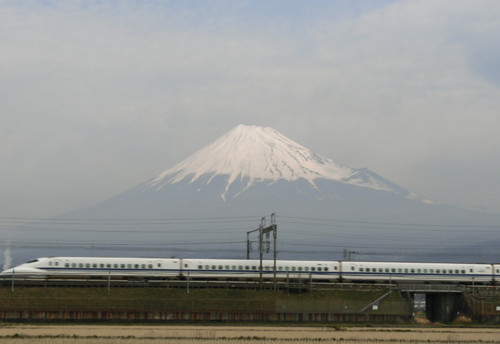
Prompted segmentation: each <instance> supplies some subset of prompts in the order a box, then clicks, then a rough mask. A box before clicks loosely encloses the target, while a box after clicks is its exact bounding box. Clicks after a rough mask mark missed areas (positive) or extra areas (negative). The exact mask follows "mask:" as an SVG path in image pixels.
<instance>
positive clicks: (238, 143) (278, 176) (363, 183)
mask: <svg viewBox="0 0 500 344" xmlns="http://www.w3.org/2000/svg"><path fill="white" fill-rule="evenodd" d="M367 171H368V170H366V169H352V168H349V167H346V166H343V165H341V164H338V163H336V162H334V161H333V160H331V159H328V158H326V157H324V156H321V155H319V154H316V153H314V152H312V151H311V150H309V149H307V148H305V147H303V146H301V145H300V144H298V143H296V142H294V141H292V140H290V139H288V138H287V137H285V136H283V135H282V134H280V133H279V132H277V131H276V130H274V129H272V128H269V127H260V126H253V125H252V126H246V125H239V126H237V127H236V128H234V129H233V130H231V131H229V132H228V133H227V134H225V135H223V136H222V137H220V138H219V139H218V140H216V141H215V142H213V143H212V144H210V145H208V146H206V147H205V148H203V149H201V150H200V151H198V152H197V153H195V154H193V155H192V156H190V157H189V158H187V159H186V160H184V161H182V162H181V163H179V164H177V165H175V166H174V167H172V168H170V169H168V170H166V171H165V172H163V173H161V174H160V175H159V176H158V177H157V178H155V179H154V180H152V181H150V182H149V183H148V185H147V186H148V187H151V188H156V190H160V189H162V188H163V187H165V186H166V185H171V184H175V183H179V182H180V181H182V180H184V179H186V178H187V180H189V183H192V182H194V181H196V180H197V179H198V178H200V177H201V176H207V175H208V176H210V177H209V180H208V182H207V184H208V183H210V181H211V180H212V179H213V178H214V177H215V176H221V175H222V176H226V178H227V184H226V187H225V190H224V192H223V193H222V194H221V197H222V198H223V199H225V196H226V193H227V191H228V189H229V187H230V186H231V184H232V183H233V182H235V181H240V182H241V183H244V184H245V187H244V189H243V190H241V191H240V193H241V192H243V191H244V190H246V189H248V188H249V187H250V186H251V185H252V184H253V183H255V182H263V181H268V182H270V183H273V182H276V181H278V180H285V181H295V180H298V179H300V178H303V179H305V180H307V181H308V182H309V183H310V184H311V185H312V186H313V187H316V185H315V180H317V179H320V178H321V179H327V180H333V181H338V182H341V183H344V184H351V185H355V186H359V187H367V188H371V189H375V190H383V191H390V192H397V191H396V188H397V186H396V185H393V184H392V185H391V183H390V182H388V183H387V182H385V180H381V178H377V175H375V174H374V173H366V172H367ZM368 172H369V171H368Z"/></svg>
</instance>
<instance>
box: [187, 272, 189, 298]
mask: <svg viewBox="0 0 500 344" xmlns="http://www.w3.org/2000/svg"><path fill="white" fill-rule="evenodd" d="M187 293H188V294H189V272H188V274H187Z"/></svg>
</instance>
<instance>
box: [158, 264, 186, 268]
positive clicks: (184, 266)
mask: <svg viewBox="0 0 500 344" xmlns="http://www.w3.org/2000/svg"><path fill="white" fill-rule="evenodd" d="M158 267H160V264H158ZM184 267H185V268H187V267H188V265H187V264H184Z"/></svg>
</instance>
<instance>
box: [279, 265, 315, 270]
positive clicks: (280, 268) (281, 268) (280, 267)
mask: <svg viewBox="0 0 500 344" xmlns="http://www.w3.org/2000/svg"><path fill="white" fill-rule="evenodd" d="M313 269H314V268H313ZM278 270H279V271H283V267H282V266H278Z"/></svg>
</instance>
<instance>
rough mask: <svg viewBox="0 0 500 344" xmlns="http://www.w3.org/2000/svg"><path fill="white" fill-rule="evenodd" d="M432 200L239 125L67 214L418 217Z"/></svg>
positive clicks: (268, 133) (274, 134) (264, 130)
mask: <svg viewBox="0 0 500 344" xmlns="http://www.w3.org/2000/svg"><path fill="white" fill-rule="evenodd" d="M433 204H434V202H432V201H431V200H428V199H426V198H424V197H421V196H419V195H417V194H416V193H414V192H411V191H408V190H406V189H404V188H402V187H400V186H398V185H396V184H394V183H391V182H390V181H388V180H387V179H384V178H382V177H381V176H379V175H377V174H376V173H374V172H372V171H370V170H368V169H366V168H361V169H354V168H350V167H347V166H343V165H341V164H339V163H336V162H334V161H333V160H331V159H329V158H326V157H324V156H321V155H319V154H316V153H314V152H312V151H311V150H309V149H307V148H305V147H303V146H302V145H300V144H298V143H296V142H294V141H292V140H290V139H288V138H287V137H285V136H283V135H282V134H280V133H279V132H277V131H276V130H274V129H272V128H268V127H260V126H245V125H239V126H237V127H236V128H234V129H233V130H231V131H229V132H228V133H227V134H225V135H223V136H222V137H220V138H219V139H217V140H216V141H215V142H213V143H212V144H210V145H208V146H206V147H205V148H203V149H201V150H200V151H198V152H197V153H195V154H193V155H192V156H190V157H188V158H187V159H185V160H184V161H182V162H180V163H179V164H177V165H175V166H174V167H172V168H170V169H168V170H166V171H164V172H163V173H161V174H160V175H158V176H156V177H153V178H151V179H149V180H147V181H145V182H144V183H142V184H140V185H138V186H136V187H134V188H132V189H130V190H128V191H126V192H124V193H123V194H120V195H118V196H116V197H114V198H111V199H109V200H107V201H105V202H103V203H100V204H98V205H95V206H92V207H89V208H85V209H82V210H78V211H75V212H71V213H69V214H66V216H69V217H73V218H74V217H77V218H82V217H83V218H124V217H125V218H130V217H133V218H166V217H170V216H173V215H176V216H177V217H178V216H179V215H180V214H182V216H189V215H191V216H195V217H196V216H199V215H202V216H216V217H217V216H221V215H223V214H226V215H228V214H233V215H248V214H269V213H270V212H273V211H279V212H282V213H285V214H305V215H308V216H310V215H313V214H314V216H321V214H322V213H323V216H326V214H328V217H329V218H331V216H332V214H335V213H337V215H336V216H337V217H338V216H340V218H342V219H354V218H357V219H359V218H360V217H361V218H364V219H371V220H375V218H373V216H375V217H376V219H379V220H380V219H384V220H388V218H387V216H388V215H389V214H391V216H395V215H396V214H398V213H399V214H401V215H402V216H405V219H407V220H410V219H414V218H420V217H421V214H418V215H416V214H413V211H412V210H410V209H409V208H414V207H417V208H419V209H424V208H429V206H431V205H433ZM349 208H350V211H348V212H347V213H346V211H347V210H348V209H349ZM324 211H326V213H324ZM348 214H349V215H348ZM377 214H378V215H377ZM368 215H369V216H368ZM413 215H416V216H413ZM391 220H394V218H392V217H391ZM398 220H400V219H398Z"/></svg>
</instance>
